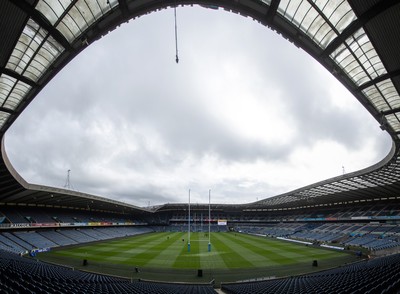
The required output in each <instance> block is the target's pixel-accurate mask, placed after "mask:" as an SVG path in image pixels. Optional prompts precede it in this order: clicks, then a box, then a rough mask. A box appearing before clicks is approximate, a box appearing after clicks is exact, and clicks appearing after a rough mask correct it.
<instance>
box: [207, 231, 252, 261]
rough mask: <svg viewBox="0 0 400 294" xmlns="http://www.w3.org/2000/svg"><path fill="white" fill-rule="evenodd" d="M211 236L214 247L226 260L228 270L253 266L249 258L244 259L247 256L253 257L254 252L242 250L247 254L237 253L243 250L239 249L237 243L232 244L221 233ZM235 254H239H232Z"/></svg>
mask: <svg viewBox="0 0 400 294" xmlns="http://www.w3.org/2000/svg"><path fill="white" fill-rule="evenodd" d="M211 236H212V237H211V238H212V239H211V242H212V245H213V246H214V247H215V249H216V250H217V251H218V252H220V256H221V258H222V259H223V260H224V263H225V264H226V265H227V267H228V268H240V267H252V266H253V263H252V262H251V261H250V260H249V259H248V258H245V257H244V256H246V257H247V254H249V255H251V254H252V252H250V251H249V250H246V249H245V248H242V249H243V250H244V251H246V252H241V251H237V250H240V249H241V248H237V246H236V244H235V243H232V242H230V241H229V240H227V239H226V238H224V236H223V235H221V234H219V233H215V234H212V235H211ZM247 251H248V252H247ZM233 252H237V254H232V253H233ZM239 252H240V254H239Z"/></svg>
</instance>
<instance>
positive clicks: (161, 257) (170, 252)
mask: <svg viewBox="0 0 400 294" xmlns="http://www.w3.org/2000/svg"><path fill="white" fill-rule="evenodd" d="M182 237H183V235H182V233H175V234H174V235H173V236H169V237H168V240H169V244H168V243H162V244H160V248H159V253H158V254H157V255H154V256H153V257H152V258H151V259H149V260H148V262H147V264H146V265H147V266H150V267H151V266H154V267H159V266H162V267H169V268H170V267H173V265H174V263H175V261H176V259H177V257H178V255H179V252H180V251H181V250H182V247H185V245H186V242H185V241H182V240H183V239H184V238H182ZM162 246H164V247H162Z"/></svg>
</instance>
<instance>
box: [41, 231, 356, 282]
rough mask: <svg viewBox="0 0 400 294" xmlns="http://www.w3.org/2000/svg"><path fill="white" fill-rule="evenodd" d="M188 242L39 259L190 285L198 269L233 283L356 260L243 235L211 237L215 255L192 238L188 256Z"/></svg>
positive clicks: (114, 244) (167, 238)
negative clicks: (313, 264)
mask: <svg viewBox="0 0 400 294" xmlns="http://www.w3.org/2000/svg"><path fill="white" fill-rule="evenodd" d="M187 237H188V235H187V233H170V232H165V233H151V234H145V235H139V236H133V237H127V238H123V239H117V240H111V241H104V242H97V243H92V244H88V245H83V246H72V247H69V248H61V249H56V250H53V251H51V252H48V253H42V254H40V255H39V258H40V259H43V260H46V261H51V262H56V263H62V264H67V265H70V266H73V267H77V268H82V261H83V260H84V259H86V260H87V261H88V264H89V265H88V266H86V267H83V268H85V269H87V270H92V271H97V272H105V273H109V274H115V275H120V276H127V277H130V278H145V279H146V278H147V279H154V280H166V281H170V280H172V281H174V280H175V281H176V280H179V281H191V282H193V279H192V278H193V277H196V271H197V270H198V269H202V270H203V271H204V275H203V276H204V278H203V277H201V278H203V280H207V279H208V280H211V279H215V278H216V279H218V280H223V281H232V280H242V279H249V278H256V277H267V276H284V275H294V274H300V273H305V272H311V271H315V270H321V269H324V268H329V267H334V266H340V265H342V264H344V263H347V262H352V261H354V260H356V257H355V256H353V255H350V254H346V253H343V252H338V251H333V250H326V249H320V248H316V247H312V246H303V245H298V244H294V243H290V242H284V241H279V240H276V239H271V238H263V237H258V236H251V235H245V234H239V233H211V251H208V235H207V234H204V233H192V234H191V240H190V241H191V242H190V252H188V245H187ZM313 260H318V265H319V267H318V268H315V267H312V262H313ZM136 267H138V268H139V269H140V272H139V273H136V271H135V270H134V269H135V268H136ZM197 273H198V272H197ZM177 276H178V277H179V278H177ZM196 279H197V280H199V277H197V278H196Z"/></svg>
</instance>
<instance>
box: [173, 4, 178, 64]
mask: <svg viewBox="0 0 400 294" xmlns="http://www.w3.org/2000/svg"><path fill="white" fill-rule="evenodd" d="M174 16H175V53H176V55H175V61H176V63H178V62H179V57H178V26H177V23H176V5H175V6H174Z"/></svg>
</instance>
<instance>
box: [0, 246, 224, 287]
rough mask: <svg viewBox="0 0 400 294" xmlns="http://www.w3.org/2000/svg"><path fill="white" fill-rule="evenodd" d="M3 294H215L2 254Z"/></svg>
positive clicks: (0, 275)
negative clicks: (99, 273) (81, 270)
mask: <svg viewBox="0 0 400 294" xmlns="http://www.w3.org/2000/svg"><path fill="white" fill-rule="evenodd" d="M0 289H1V293H31V294H34V293H46V294H51V293H66V294H75V293H76V294H82V293H93V294H102V293H105V294H106V293H108V294H111V293H115V294H117V293H133V294H145V293H166V294H176V293H182V294H191V293H199V294H214V293H217V292H215V291H214V289H213V287H212V286H211V285H196V284H190V285H187V284H171V283H155V282H146V281H134V282H132V281H130V280H128V279H123V278H117V277H111V276H104V275H98V274H92V273H86V272H80V271H76V270H73V269H70V268H66V267H60V266H55V265H49V264H46V263H42V262H39V261H36V260H32V259H28V258H23V257H20V256H18V255H15V254H12V253H7V252H4V251H1V252H0Z"/></svg>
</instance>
